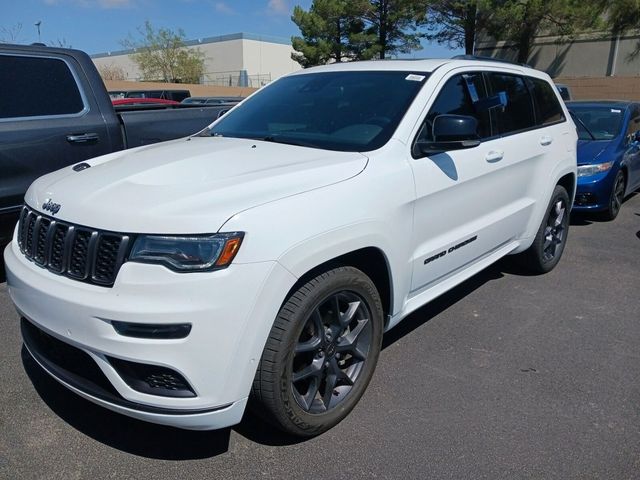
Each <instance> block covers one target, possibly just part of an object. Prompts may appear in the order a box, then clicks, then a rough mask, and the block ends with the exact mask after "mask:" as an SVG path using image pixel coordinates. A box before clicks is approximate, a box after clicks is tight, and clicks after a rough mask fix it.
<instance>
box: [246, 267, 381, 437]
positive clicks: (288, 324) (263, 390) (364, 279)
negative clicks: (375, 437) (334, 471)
mask: <svg viewBox="0 0 640 480" xmlns="http://www.w3.org/2000/svg"><path fill="white" fill-rule="evenodd" d="M383 329H384V315H383V309H382V302H381V300H380V294H379V293H378V290H377V289H376V286H375V284H374V283H373V282H372V281H371V279H370V278H369V277H368V276H367V275H365V274H364V273H363V272H362V271H361V270H358V269H357V268H354V267H350V266H344V267H336V268H333V269H330V270H327V271H325V272H321V273H319V274H317V275H316V276H315V277H313V278H310V279H308V280H307V281H304V282H303V283H301V284H300V285H298V286H296V287H295V288H294V290H293V291H292V292H291V293H290V294H289V296H288V297H287V299H286V301H285V302H284V304H283V305H282V307H281V308H280V311H279V313H278V316H277V317H276V319H275V321H274V323H273V327H272V328H271V332H270V333H269V338H268V339H267V342H266V345H265V347H264V350H263V353H262V358H261V359H260V363H259V364H258V369H257V372H256V376H255V379H254V381H253V387H252V390H251V401H250V406H251V408H252V409H253V410H254V411H256V413H258V414H260V416H261V417H262V418H264V419H265V420H267V421H268V422H270V423H272V424H274V425H275V426H276V427H278V428H280V429H281V430H283V431H284V432H286V433H289V434H292V435H296V436H299V437H311V436H314V435H319V434H321V433H322V432H325V431H326V430H328V429H330V428H331V427H333V426H335V425H336V424H338V423H339V422H340V421H342V420H343V419H344V418H345V417H346V416H347V415H348V414H349V412H350V411H351V410H352V409H353V408H354V407H355V405H356V404H357V403H358V400H360V397H362V394H363V393H364V391H365V389H366V388H367V385H368V384H369V381H370V380H371V377H372V376H373V372H374V370H375V367H376V363H377V362H378V356H379V354H380V349H381V347H382V332H383Z"/></svg>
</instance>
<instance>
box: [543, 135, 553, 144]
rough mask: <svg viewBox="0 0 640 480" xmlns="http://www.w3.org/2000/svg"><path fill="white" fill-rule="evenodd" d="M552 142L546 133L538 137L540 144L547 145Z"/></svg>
mask: <svg viewBox="0 0 640 480" xmlns="http://www.w3.org/2000/svg"><path fill="white" fill-rule="evenodd" d="M552 143H553V138H551V137H549V136H547V135H545V136H543V137H540V145H542V146H543V147H546V146H547V145H551V144H552Z"/></svg>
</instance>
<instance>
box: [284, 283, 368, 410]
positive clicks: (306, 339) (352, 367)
mask: <svg viewBox="0 0 640 480" xmlns="http://www.w3.org/2000/svg"><path fill="white" fill-rule="evenodd" d="M371 340H372V326H371V313H370V312H369V309H368V308H367V306H366V304H365V303H364V301H363V300H362V298H361V297H360V296H358V295H357V294H356V293H354V292H350V291H347V290H342V291H339V292H336V293H334V294H333V295H331V296H329V297H327V298H325V299H324V300H323V301H322V302H321V303H320V304H319V305H318V306H317V307H316V308H315V309H314V310H313V312H312V313H311V315H310V316H309V318H308V319H307V321H306V324H305V326H304V328H303V329H302V332H301V334H300V337H299V338H298V342H297V344H296V346H295V351H294V355H293V365H292V368H293V370H292V371H293V375H292V378H291V388H292V391H293V395H294V398H295V400H296V402H297V403H298V405H299V406H300V407H301V408H302V409H303V410H305V411H306V412H309V413H323V412H326V411H328V410H331V409H332V408H335V407H336V406H337V405H338V404H339V403H340V402H342V401H343V400H344V399H345V398H346V397H347V395H349V393H350V392H351V390H352V388H353V385H354V384H355V382H357V381H358V377H359V376H360V374H361V372H362V370H363V367H364V363H365V361H366V360H367V355H368V354H369V350H370V349H371Z"/></svg>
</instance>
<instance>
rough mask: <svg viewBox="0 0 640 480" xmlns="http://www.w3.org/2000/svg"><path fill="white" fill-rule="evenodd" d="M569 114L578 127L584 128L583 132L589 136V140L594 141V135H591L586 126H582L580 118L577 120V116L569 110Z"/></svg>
mask: <svg viewBox="0 0 640 480" xmlns="http://www.w3.org/2000/svg"><path fill="white" fill-rule="evenodd" d="M569 114H570V115H571V117H572V118H573V119H574V120H575V121H576V122H578V123H579V124H580V125H582V128H584V131H585V132H587V133H588V134H589V136H590V137H591V140H595V139H596V137H595V135H594V134H593V133H591V130H589V128H587V126H586V125H585V124H584V122H583V121H582V120H580V118H578V115H576V114H575V113H573V112H572V111H571V110H569Z"/></svg>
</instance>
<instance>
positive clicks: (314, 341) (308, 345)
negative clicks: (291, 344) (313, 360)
mask: <svg viewBox="0 0 640 480" xmlns="http://www.w3.org/2000/svg"><path fill="white" fill-rule="evenodd" d="M321 346H322V337H319V336H314V337H312V338H311V339H309V340H307V341H306V342H299V343H298V344H297V345H296V348H295V353H307V352H314V351H316V350H318V349H319V348H320V347H321Z"/></svg>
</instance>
